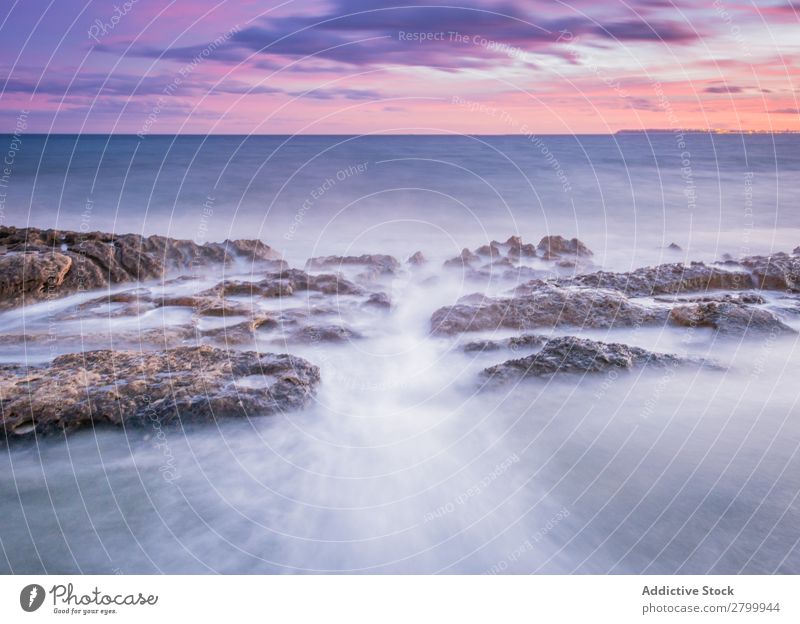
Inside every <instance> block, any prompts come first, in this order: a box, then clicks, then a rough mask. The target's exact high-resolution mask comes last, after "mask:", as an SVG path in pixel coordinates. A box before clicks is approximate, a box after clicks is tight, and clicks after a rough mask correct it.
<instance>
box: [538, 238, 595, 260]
mask: <svg viewBox="0 0 800 624" xmlns="http://www.w3.org/2000/svg"><path fill="white" fill-rule="evenodd" d="M537 248H538V250H539V253H540V255H541V256H542V257H543V258H544V259H545V260H551V259H553V258H558V257H560V256H592V255H594V254H593V253H592V251H591V250H590V249H589V248H588V247H587V246H586V245H584V244H583V243H582V242H581V241H579V240H578V239H577V238H573V239H570V240H567V239H566V238H564V237H563V236H545V237H544V238H542V240H540V241H539V244H538V245H537Z"/></svg>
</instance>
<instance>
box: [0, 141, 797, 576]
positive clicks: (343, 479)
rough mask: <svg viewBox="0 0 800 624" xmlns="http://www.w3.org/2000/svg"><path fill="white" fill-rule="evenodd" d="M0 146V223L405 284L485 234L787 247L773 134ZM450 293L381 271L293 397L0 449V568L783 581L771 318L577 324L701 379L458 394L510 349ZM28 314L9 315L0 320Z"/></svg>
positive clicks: (693, 253)
mask: <svg viewBox="0 0 800 624" xmlns="http://www.w3.org/2000/svg"><path fill="white" fill-rule="evenodd" d="M0 156H2V158H3V160H4V164H3V168H2V169H0V174H2V176H0V225H8V226H16V227H27V226H33V227H39V228H54V229H63V230H76V231H81V232H90V231H103V232H115V233H119V234H122V233H131V232H132V233H140V234H143V235H151V234H158V235H162V236H169V237H174V238H186V239H193V240H195V241H197V242H199V243H203V242H208V241H223V240H225V239H238V238H248V239H253V238H257V239H261V240H262V241H264V242H265V243H267V244H269V245H270V246H271V247H273V248H274V249H276V250H277V251H278V252H280V253H281V254H283V256H284V257H285V258H286V260H287V261H288V262H289V263H290V264H291V265H292V266H297V267H301V268H302V267H303V265H304V263H305V260H306V259H307V258H310V257H315V256H321V255H331V254H335V255H360V254H364V253H385V254H392V255H394V256H395V257H397V258H398V259H399V260H401V261H404V260H405V259H406V258H407V257H409V256H410V255H411V254H412V253H414V252H416V251H422V252H423V254H425V255H426V256H427V257H428V258H429V259H431V262H430V263H429V267H428V268H427V269H426V271H427V273H426V274H425V275H426V277H431V276H433V275H434V274H436V273H438V272H439V269H440V267H441V262H442V261H443V260H445V259H447V258H451V257H453V256H456V255H458V254H459V253H460V252H461V250H462V249H463V248H465V247H467V248H470V249H474V248H476V247H478V246H480V245H483V244H486V243H488V242H489V241H491V240H499V241H504V240H506V239H507V238H508V237H509V236H512V235H514V236H521V237H522V239H523V241H525V242H532V243H534V244H535V243H537V242H538V241H539V240H540V239H541V238H542V237H543V236H546V235H556V234H559V235H563V236H565V237H568V238H572V237H577V238H579V239H580V240H581V241H583V242H584V243H585V244H586V245H587V246H588V247H589V248H591V249H592V250H593V251H594V256H593V258H592V260H593V262H594V263H595V264H596V266H597V268H602V269H605V270H613V271H629V270H633V269H635V268H638V267H641V266H647V265H655V264H660V263H665V262H687V263H688V262H691V261H706V262H712V261H715V260H719V259H720V258H722V257H724V256H725V255H726V254H729V255H730V256H732V257H741V256H745V255H750V254H767V253H773V252H778V251H785V252H789V253H791V252H792V250H793V249H794V248H795V247H797V246H798V245H800V207H798V198H800V135H791V134H776V135H770V134H749V135H743V134H709V133H690V132H682V131H677V130H676V131H664V132H653V133H624V134H617V135H585V136H559V135H540V136H439V135H436V136H427V135H426V136H386V135H368V136H164V135H150V136H146V137H143V138H140V137H137V136H134V135H80V136H78V135H50V136H45V135H21V136H12V135H0ZM671 244H674V246H673V247H670V245H671ZM676 247H677V249H676ZM209 279H210V278H209ZM145 286H147V285H146V284H145ZM473 291H474V287H473V286H472V285H470V284H469V283H464V282H463V281H460V282H454V283H450V282H443V283H442V284H441V287H437V288H434V289H431V288H426V287H424V285H423V284H422V283H421V282H420V281H419V280H415V279H412V278H405V279H399V280H397V282H396V283H395V284H393V285H392V290H391V293H390V294H391V298H392V301H393V308H392V311H391V312H390V313H389V314H387V315H385V316H381V317H374V318H373V317H366V316H365V317H364V318H362V319H359V318H351V319H350V321H351V322H352V323H353V324H354V326H356V327H357V328H358V329H359V331H361V333H363V335H364V336H365V339H364V340H362V341H353V342H352V343H347V344H344V345H314V346H309V345H303V346H297V347H296V348H295V349H294V350H293V351H292V352H294V353H296V354H297V355H301V356H303V357H306V358H307V359H309V360H310V361H312V362H314V363H316V364H318V365H319V366H320V367H321V369H322V379H323V382H322V384H321V386H320V390H319V393H318V396H317V397H316V399H315V400H314V402H313V404H312V405H311V406H310V407H309V408H308V409H306V410H302V411H300V412H296V413H287V414H280V415H276V416H270V417H254V418H248V419H238V420H237V419H231V420H219V421H217V422H215V423H213V424H210V425H190V424H187V425H185V426H182V427H176V428H167V429H165V430H164V431H163V432H160V434H159V435H156V434H157V433H159V432H154V431H151V430H147V429H139V428H126V429H125V430H124V431H123V430H120V429H108V428H97V429H96V430H92V429H89V430H85V431H80V432H75V433H73V434H71V435H69V436H67V437H66V438H64V437H62V436H54V437H49V438H39V439H37V440H36V441H34V442H31V443H29V444H16V443H15V444H11V445H8V446H5V447H2V448H0V572H4V573H61V574H67V573H98V574H111V573H119V574H139V573H143V574H149V573H244V574H250V573H253V574H273V573H274V574H284V573H352V574H355V573H370V574H376V573H417V574H432V573H450V574H452V573H459V574H461V573H463V574H529V573H548V574H553V573H557V574H567V573H613V574H640V573H643V574H649V573H652V574H655V573H659V574H683V573H697V574H704V573H715V574H722V573H724V574H736V573H755V574H767V573H784V574H797V573H800V455H798V449H800V420H799V418H800V407H799V406H798V398H800V392H798V386H797V379H798V377H800V357H798V354H799V353H800V350H798V339H797V337H795V336H789V337H785V336H781V337H779V338H774V337H773V338H770V336H761V337H745V338H741V337H738V338H733V339H731V338H728V339H725V338H721V337H720V336H718V335H716V334H714V333H712V332H711V331H710V330H699V331H696V332H693V333H692V334H691V335H689V336H687V334H686V332H682V331H680V330H677V329H674V328H665V327H657V328H638V329H636V330H630V329H629V330H625V329H612V330H597V329H594V330H589V329H585V330H582V331H581V335H582V336H584V337H589V338H594V339H598V340H604V341H608V342H626V343H628V344H635V345H638V346H642V347H645V348H648V349H652V350H655V351H662V352H678V353H682V354H684V353H686V354H690V355H696V356H702V357H711V358H713V359H714V360H715V361H717V362H720V363H721V364H722V365H723V366H724V368H725V370H724V371H723V372H720V371H718V370H716V371H715V370H705V369H700V370H695V369H692V370H680V371H676V372H674V373H673V374H670V375H664V374H659V373H657V372H654V371H640V372H633V373H630V374H620V375H619V376H613V377H609V376H599V377H598V376H596V377H591V376H577V377H576V376H570V375H565V376H559V375H557V376H555V377H552V378H550V379H546V380H531V381H530V382H527V383H523V384H520V385H518V386H515V387H514V388H513V389H507V390H504V391H499V392H497V391H495V392H482V391H479V390H478V389H477V387H476V383H475V379H476V375H477V373H478V371H480V369H481V368H482V367H485V366H488V365H491V364H494V363H497V361H498V360H502V359H507V358H506V357H503V356H502V355H498V354H497V353H494V354H491V353H480V354H477V355H467V354H465V353H464V352H463V351H462V350H461V349H460V348H459V347H458V344H457V340H458V339H452V338H441V337H432V336H431V335H430V323H429V319H430V316H431V313H432V312H433V311H434V310H435V309H436V308H437V307H439V306H443V305H449V304H452V303H454V302H455V300H456V299H457V298H458V297H460V296H463V295H466V294H469V293H471V292H473ZM86 296H88V295H80V296H76V297H86ZM770 296H771V297H772V296H774V297H776V298H777V297H780V296H783V295H782V294H780V293H779V294H775V295H770ZM80 301H81V300H80V299H77V298H75V297H73V298H72V299H70V300H69V301H67V302H65V306H66V305H75V304H77V303H80ZM48 315H49V316H48ZM56 318H57V317H56ZM784 321H785V322H786V323H787V324H789V325H790V326H792V327H795V328H798V329H800V314H798V315H797V316H796V317H791V318H789V317H787V318H785V319H784ZM52 322H53V321H52V310H50V311H49V312H45V311H43V310H42V309H41V308H37V307H35V306H34V307H32V308H31V309H30V310H25V311H19V310H16V311H14V310H12V311H7V312H3V313H0V335H3V334H6V335H12V334H14V335H19V334H21V333H24V332H26V331H36V330H37V328H42V327H44V326H45V324H47V323H52ZM112 322H113V323H115V324H116V325H115V327H117V326H121V325H120V324H121V323H123V322H124V321H120V320H119V319H113V321H112V319H103V318H91V319H85V320H82V321H80V323H81V331H85V332H88V333H91V332H92V331H93V330H95V329H97V330H100V329H104V328H105V329H107V327H108V324H109V323H112ZM142 322H143V320H142V319H141V318H138V319H131V320H130V324H129V326H126V327H129V328H130V327H141V326H142ZM162 322H163V323H166V322H169V319H166V320H165V319H164V317H153V318H151V319H149V320H148V321H147V323H149V325H147V326H148V327H154V326H156V327H157V326H158V323H162ZM71 323H73V325H69V326H68V325H63V327H64V328H67V327H74V324H75V323H76V321H74V319H73V320H72V321H71ZM64 331H67V329H65V330H64ZM559 331H560V332H561V333H569V331H568V330H567V329H564V328H561V329H560V330H559ZM481 337H486V336H481ZM494 337H497V336H494ZM69 350H70V349H69V348H68V347H64V352H66V351H69ZM73 350H74V349H73ZM52 353H53V352H52V350H51V351H50V355H48V353H44V352H37V351H36V349H35V348H34V347H31V348H30V349H29V348H28V347H25V348H22V347H19V350H18V352H17V353H14V352H13V351H11V352H9V350H8V348H6V350H5V351H3V361H5V362H8V361H14V360H16V361H17V362H28V363H30V364H31V365H34V364H39V363H41V362H42V360H46V359H47V358H48V357H50V356H52ZM165 465H168V466H169V467H170V470H169V471H165V469H164V467H165ZM165 474H169V475H170V478H165Z"/></svg>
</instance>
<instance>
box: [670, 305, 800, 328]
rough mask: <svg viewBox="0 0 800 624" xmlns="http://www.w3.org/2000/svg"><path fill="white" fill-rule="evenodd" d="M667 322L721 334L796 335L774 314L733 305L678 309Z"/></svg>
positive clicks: (694, 306) (673, 311)
mask: <svg viewBox="0 0 800 624" xmlns="http://www.w3.org/2000/svg"><path fill="white" fill-rule="evenodd" d="M670 320H671V321H672V322H673V323H675V324H676V325H682V326H687V327H711V328H713V329H715V330H717V331H719V332H721V333H724V334H736V335H739V336H744V335H745V334H765V333H766V334H769V333H776V334H796V333H797V332H796V331H795V330H794V329H792V328H791V327H789V326H788V325H786V324H785V323H783V321H781V320H780V319H779V318H778V317H777V316H775V314H773V313H772V312H770V311H769V310H765V309H763V308H756V307H752V306H749V305H744V304H740V303H732V302H716V301H714V302H709V303H697V304H693V305H685V306H677V307H675V308H673V309H672V311H671V312H670Z"/></svg>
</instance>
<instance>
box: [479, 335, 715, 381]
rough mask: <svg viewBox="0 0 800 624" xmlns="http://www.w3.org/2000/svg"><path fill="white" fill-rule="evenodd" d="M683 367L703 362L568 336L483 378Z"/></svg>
mask: <svg viewBox="0 0 800 624" xmlns="http://www.w3.org/2000/svg"><path fill="white" fill-rule="evenodd" d="M682 364H692V365H695V366H697V365H702V364H704V362H703V361H702V360H696V359H691V358H681V357H679V356H677V355H672V354H667V353H652V352H650V351H647V350H645V349H641V348H639V347H631V346H628V345H624V344H619V343H605V342H598V341H595V340H587V339H585V338H576V337H575V336H565V337H561V338H551V339H550V340H548V341H547V342H546V343H545V345H544V347H542V350H541V351H539V352H538V353H535V354H533V355H529V356H527V357H524V358H520V359H516V360H508V361H507V362H503V363H502V364H497V365H496V366H491V367H489V368H487V369H485V370H484V371H483V375H484V376H485V377H487V378H488V379H489V380H491V381H493V382H506V381H513V380H517V379H520V378H522V377H542V376H551V375H555V374H556V373H601V372H604V371H607V370H630V369H632V368H633V367H635V366H645V365H647V366H656V367H661V368H663V367H667V366H678V365H682Z"/></svg>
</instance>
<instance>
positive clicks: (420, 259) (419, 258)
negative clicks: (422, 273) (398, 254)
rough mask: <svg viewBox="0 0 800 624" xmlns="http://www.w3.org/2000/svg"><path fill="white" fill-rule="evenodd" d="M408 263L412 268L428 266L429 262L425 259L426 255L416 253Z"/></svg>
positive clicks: (419, 252)
mask: <svg viewBox="0 0 800 624" xmlns="http://www.w3.org/2000/svg"><path fill="white" fill-rule="evenodd" d="M406 262H407V263H408V264H410V265H411V266H422V265H423V264H427V262H428V260H427V259H426V258H425V256H424V254H423V253H422V252H421V251H416V252H414V253H413V254H412V255H411V256H409V258H408V260H406Z"/></svg>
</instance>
